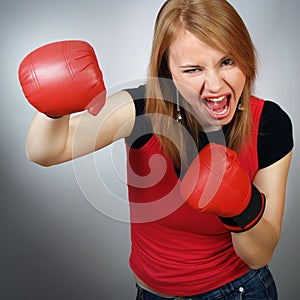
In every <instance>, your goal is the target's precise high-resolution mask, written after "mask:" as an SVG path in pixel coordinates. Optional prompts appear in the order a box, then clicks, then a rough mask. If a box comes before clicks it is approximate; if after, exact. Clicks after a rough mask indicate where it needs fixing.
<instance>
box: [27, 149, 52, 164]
mask: <svg viewBox="0 0 300 300" xmlns="http://www.w3.org/2000/svg"><path fill="white" fill-rule="evenodd" d="M26 157H27V159H28V160H29V161H31V162H33V163H35V164H37V165H39V166H42V167H51V166H53V165H54V163H53V162H52V163H51V162H50V161H49V159H46V158H42V157H41V156H39V155H37V154H34V153H31V152H30V151H29V150H28V149H26Z"/></svg>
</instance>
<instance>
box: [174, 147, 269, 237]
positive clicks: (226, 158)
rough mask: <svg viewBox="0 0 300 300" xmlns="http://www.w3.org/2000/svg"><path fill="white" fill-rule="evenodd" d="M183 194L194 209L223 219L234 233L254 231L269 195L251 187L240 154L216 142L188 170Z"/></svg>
mask: <svg viewBox="0 0 300 300" xmlns="http://www.w3.org/2000/svg"><path fill="white" fill-rule="evenodd" d="M180 193H181V195H182V196H183V197H184V199H186V200H187V203H188V204H189V205H190V206H191V207H193V208H194V209H196V210H198V211H199V212H207V213H211V214H214V215H217V216H218V217H220V220H221V221H222V222H223V224H224V225H225V227H226V228H227V229H229V230H230V231H232V232H242V231H246V230H249V229H251V228H252V227H253V226H254V225H256V224H257V222H258V221H259V220H260V219H261V217H262V215H263V213H264V209H265V196H264V195H263V194H262V193H260V192H259V190H258V189H257V188H256V187H255V186H254V185H252V184H251V182H250V180H249V177H248V175H247V174H246V172H245V171H244V170H243V169H242V168H241V166H240V161H239V159H238V157H237V154H236V153H235V152H234V151H232V150H231V149H229V148H226V147H224V146H221V145H217V144H213V143H212V144H208V145H207V146H206V147H205V148H203V150H202V151H200V153H199V154H198V156H197V157H196V158H195V159H194V161H193V162H192V164H191V166H190V167H189V168H188V170H187V172H186V174H185V175H184V177H183V179H182V182H181V185H180Z"/></svg>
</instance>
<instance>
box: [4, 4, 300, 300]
mask: <svg viewBox="0 0 300 300" xmlns="http://www.w3.org/2000/svg"><path fill="white" fill-rule="evenodd" d="M163 2H164V1H162V0H151V1H141V0H130V1H123V0H110V1H99V0H97V1H96V0H80V1H74V0H72V1H71V0H59V1H58V0H52V1H37V0H27V1H19V0H4V1H1V4H0V5H1V6H0V22H1V27H0V37H1V41H2V42H1V47H0V53H1V56H0V57H1V65H0V66H1V68H0V95H1V104H2V105H1V112H0V113H1V118H0V122H1V124H0V132H1V159H0V164H1V201H0V243H1V244H0V299H7V300H15V299H18V300H19V299H20V300H27V299H28V300H29V299H30V300H36V299H39V300H40V299H56V300H65V299H72V300H73V299H74V300H83V299H87V300H93V299H133V298H134V293H135V291H134V281H133V277H132V275H131V272H130V269H129V267H128V256H129V249H130V236H129V224H128V222H127V221H126V220H127V218H128V214H127V206H126V185H125V171H124V170H125V160H124V158H125V156H124V143H123V142H122V141H121V142H117V143H116V144H114V145H113V146H110V147H108V148H106V149H104V150H101V151H100V152H98V153H96V154H93V155H89V156H86V157H84V158H82V159H79V160H77V161H76V162H69V163H65V164H62V165H60V166H56V167H50V168H43V167H40V166H38V165H35V164H34V163H32V162H29V161H28V160H27V159H26V156H25V140H26V133H27V129H28V126H29V123H30V121H31V118H32V115H33V113H34V109H33V108H32V107H31V106H30V105H29V104H28V103H27V102H26V100H25V99H24V97H23V95H22V92H21V89H20V86H19V83H18V78H17V69H18V65H19V63H20V61H21V60H22V58H23V57H24V56H25V55H26V54H27V53H29V52H30V51H31V50H33V49H35V48H36V47H38V46H41V45H43V44H46V43H49V42H53V41H57V40H65V39H83V40H87V41H89V42H90V43H91V44H92V45H93V47H94V48H95V51H96V53H97V56H98V58H99V60H100V64H101V67H102V69H103V71H104V75H105V82H106V85H107V88H108V90H109V93H110V92H114V91H116V90H118V89H119V88H123V87H126V86H130V85H135V82H134V81H135V80H138V81H139V80H140V79H141V78H144V77H145V74H146V69H147V64H148V58H149V53H150V45H151V39H152V28H153V23H154V19H155V16H156V14H157V11H158V9H159V8H160V6H161V5H162V3H163ZM230 2H231V3H232V4H233V5H234V6H235V7H236V9H237V10H238V11H239V13H240V14H241V16H242V17H243V18H244V20H245V22H246V24H247V26H248V28H249V30H250V33H251V35H252V37H253V40H254V43H255V45H256V47H257V49H258V52H259V55H260V73H259V77H258V80H257V86H256V95H257V96H259V97H263V98H268V99H273V100H275V101H276V102H278V103H279V104H280V105H281V106H282V107H283V108H284V109H285V110H286V111H287V112H288V113H289V114H290V116H291V118H292V120H293V124H294V135H295V140H296V146H295V150H294V158H293V162H292V166H291V172H290V177H289V182H288V192H287V203H286V210H285V218H284V226H283V232H282V238H281V241H280V244H279V246H278V248H277V249H276V252H275V255H274V258H273V261H272V264H271V269H272V270H273V273H274V276H275V278H276V280H277V285H278V289H279V294H280V296H281V297H280V299H284V300H287V299H288V300H289V299H296V298H295V297H296V296H297V295H298V290H299V279H298V278H299V277H298V272H299V269H300V259H299V251H298V250H299V249H298V248H299V246H300V238H299V232H298V231H299V226H300V218H299V211H300V201H299V194H300V190H299V176H300V174H299V170H300V168H299V162H300V160H299V149H298V148H297V137H298V136H299V118H297V117H296V116H297V114H298V113H299V112H298V110H299V109H300V104H299V99H298V97H299V94H300V90H299V70H300V64H299V61H300V59H299V53H300V41H299V28H300V21H299V20H300V18H299V17H300V16H299V9H300V2H299V1H297V0H288V1H279V0H263V1H261V0H252V1H248V0H232V1H230ZM91 166H92V167H91ZM89 172H90V173H91V174H92V175H90V173H89ZM95 194H96V195H97V197H96V198H93V196H92V195H95ZM110 200H111V201H110ZM97 201H98V202H97ZM105 201H108V202H105ZM118 204H120V206H119V205H118ZM121 204H122V205H121ZM120 207H121V208H120Z"/></svg>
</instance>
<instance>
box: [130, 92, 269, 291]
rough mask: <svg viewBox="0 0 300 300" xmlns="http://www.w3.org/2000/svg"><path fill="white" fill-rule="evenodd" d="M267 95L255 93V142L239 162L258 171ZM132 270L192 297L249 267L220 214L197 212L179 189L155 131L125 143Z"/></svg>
mask: <svg viewBox="0 0 300 300" xmlns="http://www.w3.org/2000/svg"><path fill="white" fill-rule="evenodd" d="M263 103H264V101H263V100H260V99H257V98H254V97H252V98H251V112H252V119H253V122H252V141H251V143H249V144H247V145H245V146H244V147H243V149H242V151H241V154H240V159H241V165H242V167H243V168H244V169H245V171H246V172H247V174H248V175H249V178H250V179H251V180H252V179H253V177H254V175H255V173H256V172H257V170H258V158H257V135H258V127H259V120H260V116H261V112H262V108H263ZM127 158H128V160H127V180H128V196H129V201H130V215H131V243H132V249H131V255H130V266H131V268H132V270H133V272H134V273H135V274H136V275H137V276H138V277H139V278H140V279H141V280H143V281H144V282H145V283H146V284H147V285H148V286H149V287H150V288H152V289H153V290H154V291H156V292H158V293H161V294H166V295H174V296H175V295H180V296H190V295H196V294H200V293H204V292H207V291H209V290H212V289H215V288H217V287H220V286H222V285H224V284H226V283H228V282H230V281H232V280H234V279H236V278H238V277H239V276H241V275H243V274H245V273H246V272H247V271H248V269H249V267H248V265H246V264H245V263H244V262H243V261H242V260H241V259H240V258H239V257H238V256H237V255H236V253H235V251H234V248H233V245H232V240H231V233H230V232H229V231H228V230H226V229H225V228H224V226H223V225H222V223H221V221H220V220H219V218H218V217H216V216H214V215H211V214H206V213H198V212H196V211H195V210H193V209H192V208H190V207H189V206H188V205H187V204H186V203H185V202H184V200H183V199H182V198H181V197H180V194H179V189H178V188H179V183H180V180H179V179H178V176H177V175H176V173H175V171H174V166H173V163H172V161H171V160H170V158H169V157H168V156H167V155H165V154H164V153H163V151H162V148H161V145H160V142H159V141H158V139H157V138H156V136H155V135H153V136H152V138H151V139H150V140H149V141H148V142H147V143H146V144H145V145H144V146H143V147H142V148H140V149H133V148H130V147H129V146H128V145H127Z"/></svg>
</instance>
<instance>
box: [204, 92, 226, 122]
mask: <svg viewBox="0 0 300 300" xmlns="http://www.w3.org/2000/svg"><path fill="white" fill-rule="evenodd" d="M230 99H231V96H230V95H226V96H220V97H217V98H203V102H204V104H205V105H206V107H207V108H208V111H209V113H210V114H211V115H212V116H213V117H214V118H217V119H222V118H225V117H226V116H227V115H228V114H229V112H230Z"/></svg>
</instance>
